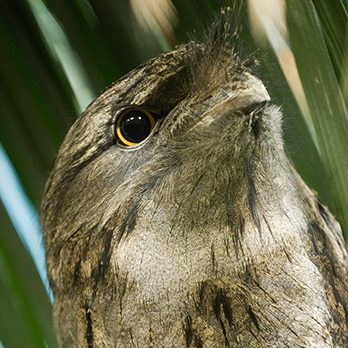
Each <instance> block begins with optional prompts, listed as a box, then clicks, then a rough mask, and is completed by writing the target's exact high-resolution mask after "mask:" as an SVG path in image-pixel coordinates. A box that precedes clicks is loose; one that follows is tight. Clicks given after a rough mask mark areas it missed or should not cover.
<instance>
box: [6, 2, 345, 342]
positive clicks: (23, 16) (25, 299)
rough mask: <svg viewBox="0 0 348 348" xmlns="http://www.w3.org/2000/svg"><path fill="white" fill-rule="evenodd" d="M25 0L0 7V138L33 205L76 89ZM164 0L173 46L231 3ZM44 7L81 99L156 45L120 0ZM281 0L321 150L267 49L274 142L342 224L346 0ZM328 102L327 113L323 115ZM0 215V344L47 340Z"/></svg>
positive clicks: (43, 300) (41, 299)
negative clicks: (170, 7)
mask: <svg viewBox="0 0 348 348" xmlns="http://www.w3.org/2000/svg"><path fill="white" fill-rule="evenodd" d="M37 1H39V0H31V1H29V0H28V1H25V0H4V1H1V3H0V52H1V54H0V105H1V111H0V112H1V127H0V139H1V143H2V144H3V146H4V148H5V150H6V152H7V154H8V155H9V157H10V159H11V161H12V163H13V165H14V167H15V168H16V171H17V173H18V175H19V178H20V180H21V182H22V184H23V187H24V189H25V192H26V193H27V195H28V197H29V198H30V200H31V201H32V202H33V204H34V205H35V206H36V207H37V208H38V207H39V203H40V197H41V194H42V190H43V185H44V182H45V179H46V177H47V175H48V172H49V169H50V166H51V164H52V162H53V160H54V157H55V153H56V152H57V150H58V147H59V145H60V143H61V142H62V140H63V137H64V134H65V133H66V131H67V129H68V128H69V126H70V125H71V124H72V123H73V121H74V120H75V118H76V117H77V116H78V114H79V111H80V110H79V108H78V103H77V102H76V95H75V94H74V93H76V91H74V90H73V88H72V86H71V84H70V83H69V79H68V78H67V75H66V71H65V70H64V67H63V66H62V64H61V62H60V61H59V57H57V56H56V55H55V54H54V52H53V51H52V48H51V47H50V42H47V35H46V36H45V35H44V34H47V33H46V32H45V28H43V27H42V23H41V24H40V23H39V22H38V19H37V14H36V16H35V13H34V12H33V4H34V5H35V2H37ZM173 2H174V5H175V7H176V9H177V16H178V24H177V26H176V28H175V41H176V42H177V43H181V42H185V41H187V40H188V39H189V38H190V35H188V34H189V33H191V34H192V33H193V32H194V31H195V30H197V32H200V31H201V30H202V29H203V28H204V27H206V25H207V23H209V21H210V20H211V18H212V13H216V12H217V11H218V10H219V8H220V7H222V6H226V5H229V4H230V3H231V2H233V1H232V0H231V1H224V0H220V1H219V0H215V1H213V0H201V1H193V0H191V1H187V0H176V1H173ZM44 4H45V5H46V6H47V8H48V10H49V11H50V12H51V14H52V15H53V16H54V18H55V19H56V20H57V23H58V24H59V25H60V27H61V29H62V30H63V32H64V33H65V37H66V39H67V42H68V43H69V45H70V46H67V47H63V48H62V49H65V50H68V51H69V52H70V53H71V54H72V55H73V57H74V58H75V59H76V61H77V63H78V64H79V67H80V68H81V69H82V71H83V73H84V74H85V76H87V79H88V85H89V88H90V89H91V93H92V95H97V94H99V93H101V92H102V91H103V90H104V89H105V88H106V87H107V86H108V85H110V84H111V83H112V82H113V81H115V80H117V79H118V78H119V77H121V76H122V75H123V74H125V73H126V72H128V71H129V70H130V69H132V68H134V67H135V66H137V65H138V64H140V63H142V62H143V61H144V60H146V59H148V58H150V57H153V56H155V55H157V54H158V53H160V52H161V47H163V46H161V43H160V42H159V40H158V37H156V35H153V33H151V32H144V30H143V29H142V28H141V27H140V26H139V25H138V24H137V23H136V21H135V19H134V17H133V15H132V12H131V9H130V5H129V2H128V0H118V1H115V0H104V1H98V0H74V1H73V0H46V1H45V2H44ZM287 4H288V20H289V25H290V40H291V45H292V46H293V48H294V52H295V57H296V61H297V63H298V67H299V71H300V75H301V78H302V81H303V84H304V89H305V92H306V96H307V98H308V101H309V105H310V108H311V111H312V113H313V119H314V122H315V129H316V130H317V133H318V137H319V143H320V148H321V155H319V153H318V151H317V149H316V147H315V145H314V142H313V140H312V139H311V136H310V134H309V132H308V129H307V127H306V125H305V122H304V121H303V118H302V116H301V114H300V111H299V108H298V107H297V105H296V102H295V100H294V98H293V96H292V94H291V92H290V90H289V88H288V86H287V84H286V82H285V79H284V77H283V74H282V72H281V70H280V68H279V66H278V63H277V60H276V59H275V57H274V55H273V53H272V52H271V51H270V50H269V51H259V52H258V57H259V60H260V62H261V66H260V71H259V75H260V76H261V78H262V79H263V80H264V81H265V82H266V86H267V88H268V89H269V91H270V94H271V96H272V98H273V101H274V102H275V103H276V104H278V105H282V107H283V110H284V115H285V117H284V132H285V145H286V148H287V151H288V153H289V155H290V157H291V159H292V161H293V162H294V164H295V165H296V167H297V169H298V171H299V172H300V173H301V175H302V176H303V178H304V179H305V180H306V181H307V183H308V184H309V185H310V186H311V187H312V188H313V189H315V190H316V191H317V192H318V193H319V196H320V197H321V198H322V200H324V201H325V202H326V203H327V204H328V205H329V206H330V208H331V209H332V210H333V211H334V212H335V213H336V214H337V216H338V217H339V218H340V220H341V222H342V223H343V225H344V227H345V228H347V226H348V218H347V213H348V209H347V204H348V203H347V202H348V199H347V197H348V187H347V185H348V180H347V179H346V178H347V177H348V161H347V159H348V158H347V155H346V149H347V148H348V146H347V147H344V146H346V145H344V144H346V143H347V139H348V135H347V123H348V117H347V110H346V104H345V103H346V102H347V101H345V102H344V100H343V98H341V97H339V98H338V97H337V95H339V94H340V83H341V81H342V79H343V75H342V74H343V73H342V66H343V65H342V64H343V62H344V59H346V60H347V51H346V47H345V45H344V43H345V42H347V38H346V29H347V12H346V11H347V1H340V0H332V1H327V0H321V1H320V0H313V1H310V0H308V1H304V2H303V1H302V0H289V1H288V2H287ZM240 17H241V18H239V20H240V22H241V23H242V27H243V28H244V30H243V31H242V39H243V40H242V44H240V45H239V46H238V49H240V50H241V51H243V52H244V54H247V53H248V52H251V51H257V50H258V48H257V47H256V45H255V43H254V42H253V40H252V38H251V36H250V34H249V32H248V30H247V29H248V18H247V12H246V8H245V7H243V9H242V11H241V16H240ZM40 25H41V27H40ZM46 25H49V23H48V24H46ZM47 30H48V29H47ZM193 36H195V34H194V35H193ZM197 36H199V35H197ZM308 38H312V39H309V40H308ZM344 57H345V58H344ZM308 67H311V69H308ZM318 71H321V72H322V74H321V75H320V77H321V80H320V88H318V86H317V85H315V84H314V80H315V77H317V76H316V74H318ZM323 94H324V95H325V96H326V97H325V98H323ZM330 109H331V110H334V112H332V115H330V117H331V119H330V120H328V119H327V112H329V110H330ZM336 179H337V180H336ZM0 221H1V232H0V304H1V307H0V308H1V313H0V341H2V343H3V344H4V345H5V346H6V347H41V346H44V345H45V344H44V342H46V343H47V345H48V346H49V347H54V346H55V340H54V338H53V334H52V325H51V318H50V316H51V314H50V310H51V309H50V305H49V302H48V297H47V296H46V295H45V293H44V289H43V286H42V284H41V281H40V279H39V277H38V275H37V274H36V271H35V268H34V266H33V264H32V262H31V261H30V258H29V256H28V254H27V252H26V250H25V249H24V248H23V246H22V245H21V243H20V241H19V240H18V238H17V236H16V233H15V231H14V229H13V227H12V225H11V223H10V222H9V218H8V216H7V215H6V212H5V211H4V209H3V206H2V205H1V206H0ZM16 333H17V334H16ZM18 333H20V334H18Z"/></svg>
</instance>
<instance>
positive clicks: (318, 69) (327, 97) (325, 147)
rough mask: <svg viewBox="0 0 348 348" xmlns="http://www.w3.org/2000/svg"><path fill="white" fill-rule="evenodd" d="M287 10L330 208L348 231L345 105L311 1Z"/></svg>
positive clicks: (291, 4) (292, 3)
mask: <svg viewBox="0 0 348 348" xmlns="http://www.w3.org/2000/svg"><path fill="white" fill-rule="evenodd" d="M287 9H288V25H289V34H290V42H291V45H292V48H293V51H294V54H295V59H296V63H297V66H298V69H299V73H300V77H301V80H302V83H303V88H304V91H305V94H306V97H307V101H308V105H309V108H310V112H311V115H312V117H313V122H314V127H315V130H316V132H317V135H318V141H319V147H320V152H321V158H322V161H323V163H324V166H325V169H326V172H327V177H328V183H327V184H328V185H329V186H330V187H331V189H332V195H333V201H334V202H335V206H334V207H332V208H333V209H334V211H335V212H336V214H337V217H338V219H339V220H340V222H341V224H342V227H343V229H344V231H345V232H346V233H348V180H347V178H348V161H347V149H348V115H347V109H346V105H345V102H344V99H343V96H342V93H341V90H340V85H339V83H338V80H337V77H336V74H335V70H334V66H333V63H332V61H331V57H330V54H329V51H328V48H327V46H326V43H325V40H324V35H323V31H322V27H321V22H320V20H319V17H318V14H317V12H316V9H315V7H314V5H313V3H312V1H296V0H289V1H288V2H287ZM342 44H343V43H342Z"/></svg>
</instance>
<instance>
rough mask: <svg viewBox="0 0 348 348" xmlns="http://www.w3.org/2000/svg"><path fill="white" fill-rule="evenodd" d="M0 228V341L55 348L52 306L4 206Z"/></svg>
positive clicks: (21, 345) (20, 345)
mask: <svg viewBox="0 0 348 348" xmlns="http://www.w3.org/2000/svg"><path fill="white" fill-rule="evenodd" d="M0 224H1V233H0V308H1V315H0V341H2V343H3V344H4V346H5V347H35V348H39V347H45V346H46V344H47V346H48V347H50V348H51V347H52V348H54V347H56V346H57V344H56V340H55V334H54V332H53V328H52V324H51V323H52V321H51V305H50V303H49V300H48V297H47V294H46V292H45V289H44V287H43V285H42V283H41V279H40V278H39V275H38V273H37V271H36V269H35V266H34V264H33V262H32V261H31V259H30V257H29V256H28V254H27V252H26V250H25V249H24V247H23V245H22V244H21V242H20V241H19V239H18V237H17V235H16V232H15V230H14V229H13V227H12V225H11V223H10V221H9V219H8V216H7V215H6V212H5V210H4V208H3V206H2V204H1V202H0Z"/></svg>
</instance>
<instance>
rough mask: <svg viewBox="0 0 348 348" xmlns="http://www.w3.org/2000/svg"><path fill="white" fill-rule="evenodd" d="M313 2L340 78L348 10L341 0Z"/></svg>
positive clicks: (347, 25)
mask: <svg viewBox="0 0 348 348" xmlns="http://www.w3.org/2000/svg"><path fill="white" fill-rule="evenodd" d="M313 4H314V6H315V8H316V10H317V14H318V17H319V19H320V24H321V26H322V31H323V34H324V39H325V42H326V44H327V46H328V49H329V53H330V56H331V61H332V63H333V66H334V69H335V72H336V76H337V78H338V79H339V80H340V78H341V76H342V64H343V59H344V42H345V40H346V33H347V28H348V14H347V10H346V8H345V6H344V4H343V3H342V2H341V1H340V0H329V1H328V0H313Z"/></svg>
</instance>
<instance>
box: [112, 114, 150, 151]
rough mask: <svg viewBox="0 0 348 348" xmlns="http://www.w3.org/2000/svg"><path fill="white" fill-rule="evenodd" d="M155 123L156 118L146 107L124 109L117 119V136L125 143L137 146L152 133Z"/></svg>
mask: <svg viewBox="0 0 348 348" xmlns="http://www.w3.org/2000/svg"><path fill="white" fill-rule="evenodd" d="M155 123H156V120H155V118H154V117H153V116H152V115H151V114H150V113H149V112H148V111H147V110H145V109H142V108H131V109H127V110H124V111H123V112H121V113H120V115H119V116H118V117H117V119H116V127H115V130H116V137H117V138H118V140H119V141H120V143H121V144H123V145H126V146H136V145H138V144H140V143H141V142H142V141H144V140H145V139H146V138H147V137H148V136H149V135H150V134H151V131H152V130H153V128H154V127H155Z"/></svg>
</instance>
